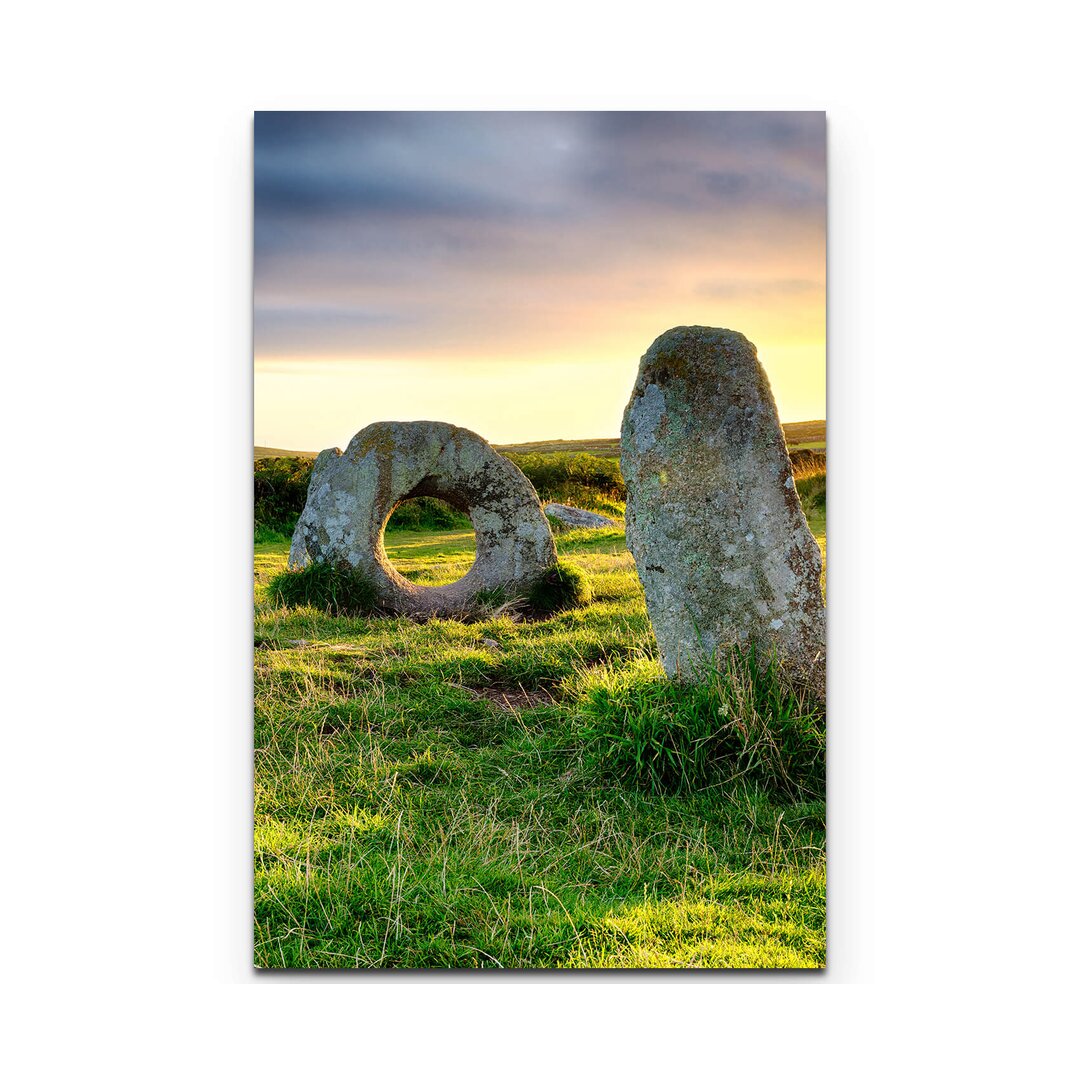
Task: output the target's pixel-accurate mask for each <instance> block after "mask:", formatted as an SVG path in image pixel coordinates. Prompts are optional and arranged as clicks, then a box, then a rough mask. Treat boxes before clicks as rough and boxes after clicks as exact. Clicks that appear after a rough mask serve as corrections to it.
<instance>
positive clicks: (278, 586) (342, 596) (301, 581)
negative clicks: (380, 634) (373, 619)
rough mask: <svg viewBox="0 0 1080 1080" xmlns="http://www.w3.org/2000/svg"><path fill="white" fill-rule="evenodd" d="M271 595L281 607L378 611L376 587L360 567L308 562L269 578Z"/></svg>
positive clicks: (344, 612)
mask: <svg viewBox="0 0 1080 1080" xmlns="http://www.w3.org/2000/svg"><path fill="white" fill-rule="evenodd" d="M267 593H268V595H269V596H270V599H271V600H273V601H274V602H275V603H277V604H280V605H281V606H282V607H314V608H318V609H320V610H321V611H326V612H327V613H329V614H330V615H370V614H372V613H373V612H374V611H375V608H376V604H375V587H374V586H373V585H372V584H371V582H370V581H369V580H368V579H367V578H366V577H365V576H364V575H363V574H362V573H360V571H358V570H351V569H347V568H344V567H338V566H331V565H330V564H329V563H316V562H313V563H309V564H308V565H307V566H305V567H304V568H303V569H302V570H286V571H284V572H283V573H280V574H278V575H276V576H275V577H273V578H271V579H270V583H269V585H268V586H267Z"/></svg>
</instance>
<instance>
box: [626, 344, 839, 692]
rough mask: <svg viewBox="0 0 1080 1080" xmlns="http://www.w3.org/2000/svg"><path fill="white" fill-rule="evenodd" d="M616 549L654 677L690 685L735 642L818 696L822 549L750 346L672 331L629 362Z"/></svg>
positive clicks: (822, 662)
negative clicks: (626, 553)
mask: <svg viewBox="0 0 1080 1080" xmlns="http://www.w3.org/2000/svg"><path fill="white" fill-rule="evenodd" d="M622 471H623V478H624V479H625V481H626V490H627V503H626V540H627V546H628V547H629V548H630V551H631V553H632V554H633V556H634V560H635V562H636V564H637V572H638V576H639V577H640V578H641V583H642V586H643V587H644V589H645V602H646V605H647V607H648V611H649V618H650V620H651V622H652V625H653V629H654V631H655V632H656V639H657V642H658V644H659V646H660V657H661V660H662V662H663V665H664V670H665V671H666V672H667V674H668V675H669V676H670V677H672V678H677V679H680V680H685V681H695V680H697V679H699V678H700V677H701V676H702V673H703V671H704V670H705V669H706V668H708V667H709V666H710V665H712V664H715V663H717V662H720V663H723V659H724V656H725V654H726V652H727V650H728V649H729V648H730V647H731V646H732V645H734V644H738V645H740V646H741V647H743V648H745V647H747V646H748V645H750V644H751V643H754V644H755V645H756V647H757V649H758V653H759V655H764V654H768V653H773V652H774V651H775V654H776V656H777V657H778V659H779V660H780V661H781V663H782V664H783V669H784V671H785V673H786V674H787V675H788V677H789V678H791V679H792V680H793V681H795V682H797V683H800V684H803V685H806V686H808V687H809V688H810V689H811V691H812V692H813V693H814V695H815V696H817V697H818V698H819V699H820V700H821V701H822V702H823V701H824V699H825V608H824V604H823V603H822V597H821V551H820V549H819V548H818V545H817V541H816V540H815V539H814V537H813V534H812V533H811V532H810V529H809V528H808V526H807V524H806V517H805V516H804V514H803V511H802V506H801V504H800V503H799V495H798V492H797V491H796V490H795V480H794V478H793V477H792V474H791V462H790V460H789V459H788V453H787V447H786V445H785V442H784V433H783V429H782V428H781V427H780V419H779V417H778V416H777V412H776V404H775V402H774V401H773V396H772V391H771V390H770V389H769V380H768V378H767V377H766V375H765V371H764V369H763V368H762V366H761V364H760V363H758V359H757V349H756V348H755V347H754V346H753V345H752V344H751V343H750V342H749V341H747V340H746V338H745V337H743V335H742V334H740V333H737V332H736V331H734V330H720V329H715V328H713V327H708V326H679V327H676V328H675V329H673V330H669V331H667V333H665V334H662V335H661V336H660V337H658V338H657V339H656V341H654V342H653V344H652V346H651V348H650V349H649V351H648V352H647V353H646V354H645V355H644V356H643V357H642V358H641V366H640V367H639V369H638V376H637V382H636V383H635V384H634V390H633V393H632V394H631V397H630V401H629V404H628V405H627V407H626V412H625V414H624V415H623V424H622Z"/></svg>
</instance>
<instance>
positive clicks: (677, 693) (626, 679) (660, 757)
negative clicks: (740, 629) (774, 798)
mask: <svg viewBox="0 0 1080 1080" xmlns="http://www.w3.org/2000/svg"><path fill="white" fill-rule="evenodd" d="M583 717H584V727H583V731H582V734H583V737H584V739H585V742H586V746H587V751H588V754H589V757H590V759H591V762H592V764H593V765H594V766H595V767H596V768H598V769H599V771H600V772H602V773H604V774H607V775H608V776H610V777H612V778H613V779H616V780H619V781H629V782H630V783H632V784H634V785H635V786H638V787H641V788H644V789H646V790H647V791H650V792H652V793H653V794H661V793H677V792H683V791H689V790H693V789H696V788H701V787H706V786H711V785H715V784H719V783H723V782H724V781H727V780H733V779H736V778H737V777H746V778H748V779H750V780H755V781H757V782H759V783H761V784H762V785H763V786H765V787H767V788H771V789H773V790H775V791H778V792H781V793H783V794H785V795H790V796H800V797H805V796H811V797H820V796H821V795H823V794H824V787H825V717H824V714H823V713H822V712H821V711H820V710H819V709H817V708H816V707H814V706H813V705H811V704H810V702H809V701H808V699H807V698H806V696H805V695H804V694H803V693H801V692H800V691H798V690H795V689H793V688H792V687H791V686H789V685H788V684H787V683H786V682H785V680H784V679H783V678H782V675H781V672H780V671H779V669H778V667H777V665H776V664H775V663H772V662H770V663H767V664H764V665H762V664H761V663H760V661H759V660H758V657H757V654H756V650H755V649H754V648H753V647H751V648H750V649H749V650H747V651H741V650H734V651H732V653H731V654H730V655H729V657H728V659H727V661H726V663H725V664H724V665H723V667H722V668H721V669H719V670H715V669H714V670H713V671H712V672H710V674H709V676H708V678H707V679H706V680H705V682H703V683H702V684H700V685H687V684H683V683H675V682H671V681H669V680H667V679H666V678H664V677H663V676H661V675H658V674H657V673H656V672H655V669H652V668H650V669H645V670H643V669H641V668H638V669H635V668H634V667H630V668H629V669H627V670H626V671H625V672H624V673H621V674H620V675H616V674H614V673H610V672H609V673H607V675H606V676H600V685H597V686H594V687H593V688H592V690H591V692H590V693H589V696H588V698H587V700H586V702H585V706H584V711H583Z"/></svg>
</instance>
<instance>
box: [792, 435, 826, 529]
mask: <svg viewBox="0 0 1080 1080" xmlns="http://www.w3.org/2000/svg"><path fill="white" fill-rule="evenodd" d="M790 457H791V472H792V474H793V475H794V477H795V490H796V491H798V493H799V499H800V500H801V501H802V506H803V512H804V513H805V514H807V515H809V514H810V513H812V512H813V511H815V510H822V511H823V510H824V509H825V455H824V454H822V453H820V452H819V451H817V450H792V451H790Z"/></svg>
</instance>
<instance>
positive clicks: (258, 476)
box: [255, 457, 315, 536]
mask: <svg viewBox="0 0 1080 1080" xmlns="http://www.w3.org/2000/svg"><path fill="white" fill-rule="evenodd" d="M314 464H315V462H314V461H313V460H312V459H310V458H297V457H272V458H259V459H258V460H257V461H256V462H255V528H256V529H259V528H263V529H268V530H272V531H273V532H277V533H281V534H283V535H285V536H292V532H293V529H295V528H296V519H297V518H298V517H299V516H300V514H301V511H303V509H304V503H305V502H306V501H307V490H308V482H309V481H310V480H311V469H312V466H313V465H314Z"/></svg>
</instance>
